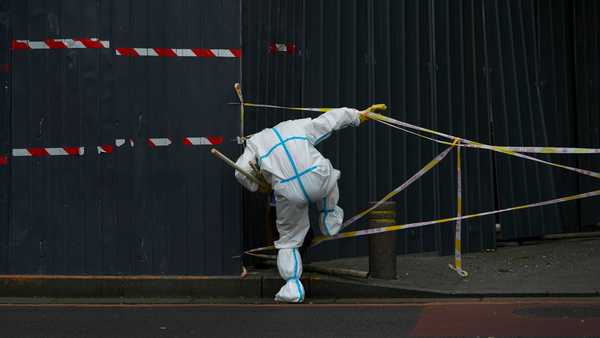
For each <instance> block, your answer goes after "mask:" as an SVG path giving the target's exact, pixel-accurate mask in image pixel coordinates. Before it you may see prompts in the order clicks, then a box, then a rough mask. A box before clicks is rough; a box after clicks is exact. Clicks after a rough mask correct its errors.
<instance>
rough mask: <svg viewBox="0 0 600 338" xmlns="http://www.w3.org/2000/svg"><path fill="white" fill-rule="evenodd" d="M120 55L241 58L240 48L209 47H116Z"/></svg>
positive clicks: (116, 51)
mask: <svg viewBox="0 0 600 338" xmlns="http://www.w3.org/2000/svg"><path fill="white" fill-rule="evenodd" d="M115 53H116V54H117V55H118V56H130V57H139V56H161V57H202V58H240V57H241V56H242V50H241V49H239V48H225V49H208V48H130V47H119V48H115Z"/></svg>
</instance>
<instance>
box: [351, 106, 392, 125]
mask: <svg viewBox="0 0 600 338" xmlns="http://www.w3.org/2000/svg"><path fill="white" fill-rule="evenodd" d="M385 110H387V106H386V105H385V104H383V103H380V104H374V105H372V106H370V107H369V108H367V109H365V110H363V111H361V112H360V115H359V116H358V118H359V119H360V123H363V122H365V121H367V120H369V113H374V112H377V111H385Z"/></svg>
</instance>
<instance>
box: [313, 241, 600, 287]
mask: <svg viewBox="0 0 600 338" xmlns="http://www.w3.org/2000/svg"><path fill="white" fill-rule="evenodd" d="M599 235H600V234H599ZM452 261H453V257H440V256H438V255H435V254H421V255H408V256H398V258H397V268H398V270H397V271H398V279H396V280H391V281H384V280H375V279H367V280H365V283H366V284H369V285H374V286H381V287H388V288H398V289H403V290H405V291H406V292H408V291H409V290H413V291H415V292H422V293H423V294H436V295H438V296H452V297H489V296H598V295H600V237H596V238H581V239H567V240H545V241H538V242H529V243H525V244H524V245H518V244H517V243H514V244H512V246H507V247H500V248H498V249H497V250H496V251H492V252H482V253H469V254H464V255H463V269H465V270H466V271H468V272H469V276H468V277H467V278H464V279H463V278H461V277H459V276H458V275H457V274H456V272H454V271H452V270H450V269H449V268H448V264H449V263H452ZM314 265H317V266H321V267H338V268H346V269H355V270H360V271H368V257H360V258H351V259H339V260H333V261H328V262H319V263H314Z"/></svg>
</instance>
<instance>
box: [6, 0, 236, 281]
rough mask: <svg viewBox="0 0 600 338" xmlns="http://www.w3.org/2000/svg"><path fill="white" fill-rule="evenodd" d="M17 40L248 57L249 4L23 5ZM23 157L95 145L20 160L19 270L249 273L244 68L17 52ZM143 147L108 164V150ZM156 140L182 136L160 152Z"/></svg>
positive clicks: (14, 267)
mask: <svg viewBox="0 0 600 338" xmlns="http://www.w3.org/2000/svg"><path fill="white" fill-rule="evenodd" d="M11 6H12V7H11V10H12V18H13V25H12V29H13V37H14V38H16V39H31V40H44V39H46V38H58V37H65V38H66V37H98V38H100V39H103V40H110V43H111V47H157V48H164V47H170V48H195V47H201V48H239V45H240V35H239V32H240V27H239V14H240V10H239V2H238V1H235V0H226V1H220V0H219V1H217V0H215V1H183V0H178V1H168V0H163V1H150V0H128V1H120V0H119V1H95V0H85V1H79V0H61V1H50V2H48V1H37V0H27V1H24V0H18V1H17V0H13V1H12V3H11ZM12 76H13V81H14V82H13V105H12V135H13V136H12V140H11V141H12V143H13V145H14V146H15V147H19V146H20V147H24V146H47V145H50V146H62V145H84V146H86V147H87V148H86V153H85V155H84V156H81V157H75V158H72V157H69V158H67V157H62V158H26V159H25V158H15V159H14V160H13V161H12V168H11V169H12V175H13V184H12V193H11V199H12V201H11V219H10V222H11V225H10V255H9V256H8V263H5V264H4V265H3V269H4V270H7V271H8V272H10V273H49V274H56V273H68V274H73V273H90V274H236V273H238V272H239V264H240V261H239V259H237V258H232V257H233V256H235V255H239V253H240V247H241V244H240V227H239V223H240V219H239V207H240V206H239V200H240V199H239V191H240V190H239V187H238V185H237V184H236V183H235V181H234V180H232V179H231V172H230V171H229V170H225V168H224V166H223V165H222V164H221V163H220V162H218V161H217V160H215V159H214V158H212V157H211V156H210V155H209V152H208V149H209V148H206V147H205V148H184V146H183V144H182V139H183V137H184V136H196V135H198V136H202V135H223V136H225V137H226V142H225V144H224V145H223V146H222V147H221V148H222V149H223V151H224V152H226V153H229V154H234V153H236V152H237V151H238V146H237V144H235V143H234V142H232V141H231V139H232V138H234V137H235V136H236V135H237V134H238V125H239V122H238V119H239V117H238V113H237V109H236V107H235V106H231V105H227V102H231V101H233V100H234V99H235V94H234V93H233V90H232V85H233V83H234V82H236V81H238V79H239V60H238V59H233V58H232V59H218V58H163V57H145V58H144V57H141V58H129V57H117V56H115V50H114V49H99V50H77V49H63V50H52V51H29V52H19V53H17V52H15V53H13V73H12ZM130 137H131V138H133V140H134V141H135V144H136V146H135V147H134V148H132V149H123V150H119V151H116V152H115V153H113V154H109V155H99V154H97V153H96V149H95V146H96V145H98V144H111V143H113V144H114V140H115V139H116V138H130ZM148 137H171V138H172V140H173V144H172V145H171V146H170V147H168V148H155V149H149V148H148V147H147V146H146V141H145V140H146V139H147V138H148Z"/></svg>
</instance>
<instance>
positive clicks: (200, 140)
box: [183, 136, 223, 146]
mask: <svg viewBox="0 0 600 338" xmlns="http://www.w3.org/2000/svg"><path fill="white" fill-rule="evenodd" d="M221 143H223V136H207V137H185V138H183V144H185V145H187V146H214V145H217V144H221Z"/></svg>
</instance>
